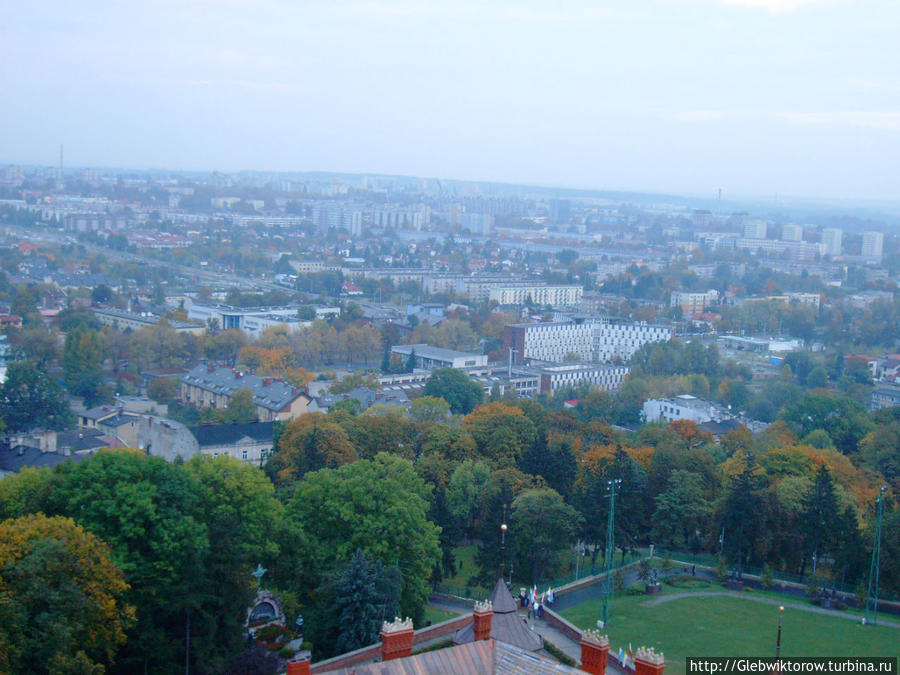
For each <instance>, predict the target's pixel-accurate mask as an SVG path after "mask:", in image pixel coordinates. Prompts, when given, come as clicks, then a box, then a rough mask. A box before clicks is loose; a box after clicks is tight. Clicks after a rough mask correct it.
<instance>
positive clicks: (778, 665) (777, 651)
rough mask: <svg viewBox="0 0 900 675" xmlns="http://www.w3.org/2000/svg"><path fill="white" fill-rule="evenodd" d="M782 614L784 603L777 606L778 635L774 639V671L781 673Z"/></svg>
mask: <svg viewBox="0 0 900 675" xmlns="http://www.w3.org/2000/svg"><path fill="white" fill-rule="evenodd" d="M783 615H784V605H781V606H780V607H779V608H778V637H777V638H776V640H775V669H776V670H775V672H776V673H778V674H779V675H780V674H781V661H780V660H779V659H780V658H781V618H782V616H783Z"/></svg>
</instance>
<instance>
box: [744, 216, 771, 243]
mask: <svg viewBox="0 0 900 675" xmlns="http://www.w3.org/2000/svg"><path fill="white" fill-rule="evenodd" d="M766 229H767V228H766V221H764V220H751V221H749V222H748V223H745V224H744V238H745V239H765V238H766Z"/></svg>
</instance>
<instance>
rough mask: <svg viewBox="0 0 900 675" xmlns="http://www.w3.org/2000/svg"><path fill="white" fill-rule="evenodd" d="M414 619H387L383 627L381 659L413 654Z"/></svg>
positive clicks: (386, 659) (387, 659)
mask: <svg viewBox="0 0 900 675" xmlns="http://www.w3.org/2000/svg"><path fill="white" fill-rule="evenodd" d="M412 644H413V626H412V619H408V618H407V619H401V618H400V617H399V616H398V617H396V618H395V619H394V620H393V621H390V622H389V621H385V622H384V624H383V625H382V627H381V660H382V661H390V660H391V659H402V658H403V657H405V656H409V655H410V654H412Z"/></svg>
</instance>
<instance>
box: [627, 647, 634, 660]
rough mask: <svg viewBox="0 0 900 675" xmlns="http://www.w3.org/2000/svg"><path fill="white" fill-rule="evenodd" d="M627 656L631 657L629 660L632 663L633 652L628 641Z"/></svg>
mask: <svg viewBox="0 0 900 675" xmlns="http://www.w3.org/2000/svg"><path fill="white" fill-rule="evenodd" d="M628 658H630V659H631V662H632V663H634V652H633V651H631V643H630V642H629V643H628Z"/></svg>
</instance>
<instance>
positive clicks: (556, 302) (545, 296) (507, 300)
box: [488, 286, 584, 307]
mask: <svg viewBox="0 0 900 675" xmlns="http://www.w3.org/2000/svg"><path fill="white" fill-rule="evenodd" d="M583 294H584V288H583V287H582V286H500V287H497V288H492V289H491V290H490V292H489V294H488V299H489V300H491V301H496V302H497V303H498V304H500V305H516V306H522V305H525V304H528V302H529V300H530V301H531V302H532V303H533V304H535V305H551V306H553V307H572V306H574V305H577V304H578V303H579V302H581V297H582V295H583Z"/></svg>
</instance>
